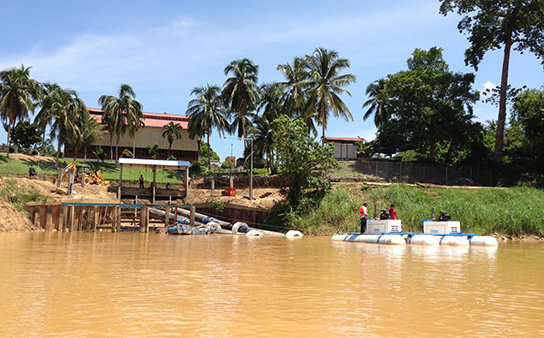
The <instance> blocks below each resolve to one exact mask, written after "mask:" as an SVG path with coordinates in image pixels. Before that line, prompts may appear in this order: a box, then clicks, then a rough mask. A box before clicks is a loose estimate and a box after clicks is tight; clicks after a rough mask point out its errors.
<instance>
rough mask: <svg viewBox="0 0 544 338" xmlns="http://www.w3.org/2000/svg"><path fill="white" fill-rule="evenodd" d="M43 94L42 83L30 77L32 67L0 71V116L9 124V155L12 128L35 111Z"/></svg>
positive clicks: (22, 66)
mask: <svg viewBox="0 0 544 338" xmlns="http://www.w3.org/2000/svg"><path fill="white" fill-rule="evenodd" d="M40 95H41V84H40V83H39V82H38V81H36V80H33V79H31V78H30V67H25V66H24V65H21V68H10V69H8V70H4V71H2V72H0V116H1V117H2V120H3V121H5V122H6V124H7V126H8V130H7V132H8V133H7V136H8V139H7V145H8V147H7V148H8V150H7V157H9V148H10V136H11V128H13V127H14V126H15V123H16V122H17V121H19V120H23V119H25V118H27V117H28V112H29V111H31V112H34V102H35V100H38V99H39V97H40Z"/></svg>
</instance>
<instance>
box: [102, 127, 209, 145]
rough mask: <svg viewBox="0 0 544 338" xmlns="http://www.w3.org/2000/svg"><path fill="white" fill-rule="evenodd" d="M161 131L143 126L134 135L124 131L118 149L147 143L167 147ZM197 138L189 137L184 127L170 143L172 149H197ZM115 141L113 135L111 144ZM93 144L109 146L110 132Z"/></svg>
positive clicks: (160, 129) (115, 138)
mask: <svg viewBox="0 0 544 338" xmlns="http://www.w3.org/2000/svg"><path fill="white" fill-rule="evenodd" d="M163 131H164V130H163V129H162V128H154V127H143V128H140V129H138V131H137V132H136V134H135V135H134V137H132V136H130V134H129V133H126V134H125V135H122V136H121V138H120V139H119V149H121V148H123V149H125V148H128V149H131V150H132V147H133V146H135V147H136V148H145V147H146V146H147V145H148V144H150V145H152V146H153V145H155V144H156V145H158V146H159V149H168V140H167V139H166V138H164V137H162V133H163ZM198 140H199V139H198V138H197V137H195V138H194V139H191V138H190V137H189V131H188V130H185V129H184V130H182V131H181V138H180V139H177V140H175V141H174V142H173V143H172V150H187V151H198ZM116 141H117V137H116V136H115V135H113V146H115V144H116ZM94 145H100V146H109V145H110V134H109V133H106V134H105V135H104V138H103V139H102V140H101V141H98V142H96V143H95V144H94Z"/></svg>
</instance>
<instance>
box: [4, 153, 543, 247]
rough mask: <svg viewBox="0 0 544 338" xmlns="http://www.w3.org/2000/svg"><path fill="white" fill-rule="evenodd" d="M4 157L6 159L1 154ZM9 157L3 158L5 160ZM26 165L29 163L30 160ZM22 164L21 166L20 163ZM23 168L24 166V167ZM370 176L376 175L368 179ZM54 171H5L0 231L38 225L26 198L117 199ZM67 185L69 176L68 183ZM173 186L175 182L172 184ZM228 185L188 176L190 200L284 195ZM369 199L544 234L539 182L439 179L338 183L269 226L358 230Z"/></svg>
mask: <svg viewBox="0 0 544 338" xmlns="http://www.w3.org/2000/svg"><path fill="white" fill-rule="evenodd" d="M13 155H18V156H13V158H12V160H11V165H12V168H19V171H21V172H25V171H27V170H28V169H26V168H28V166H29V165H30V164H32V163H34V162H36V161H40V162H41V163H45V162H47V161H49V162H51V163H54V159H52V158H47V157H45V158H44V157H39V158H38V157H35V156H27V155H22V154H13ZM0 160H2V159H1V158H0ZM5 164H6V163H5V162H4V163H3V165H5ZM25 166H26V167H25ZM21 168H22V169H21ZM23 169H24V170H23ZM369 179H371V178H369ZM53 181H54V177H53V176H52V175H41V176H39V179H33V180H30V179H28V177H25V175H24V174H22V173H19V174H18V177H12V178H8V177H3V178H0V231H29V230H33V229H34V227H33V226H32V224H30V221H29V217H28V215H27V214H26V213H25V212H24V211H23V205H24V203H26V202H32V201H46V202H47V203H52V204H53V203H58V202H62V201H72V202H73V201H74V200H75V201H78V200H81V201H86V202H93V201H101V202H104V201H106V202H110V203H118V202H120V201H119V200H117V198H116V196H115V194H111V193H110V194H108V193H107V191H106V188H105V187H99V186H95V185H87V186H86V187H81V186H80V185H76V186H75V187H74V190H75V191H76V193H75V194H71V195H60V194H58V193H57V192H56V189H54V184H53ZM63 184H64V185H66V182H63ZM172 187H173V188H175V187H176V184H172ZM222 192H223V188H219V187H218V188H217V189H215V190H214V191H213V192H212V191H211V190H210V189H209V187H207V186H206V184H204V182H203V179H198V178H197V179H194V180H193V181H192V183H191V192H190V196H189V198H187V199H186V200H185V203H186V204H198V203H206V202H212V203H216V204H217V205H218V207H220V206H221V204H226V203H229V204H235V205H242V206H246V207H259V208H265V209H273V208H274V207H275V206H276V204H277V203H278V202H280V201H281V199H282V196H281V195H280V193H279V189H278V188H274V187H267V186H262V185H258V186H256V187H254V189H253V197H254V199H253V200H250V199H249V189H248V188H247V187H237V191H236V196H224V195H223V194H222ZM363 202H367V203H369V209H370V210H369V211H370V215H371V216H372V215H373V213H374V207H376V210H377V212H378V214H379V212H380V210H381V209H384V208H386V207H387V206H389V205H390V204H391V203H393V204H395V205H396V208H397V210H398V213H399V217H400V218H401V219H402V220H403V226H404V230H405V231H414V232H416V231H421V221H422V220H424V219H430V217H431V208H433V207H434V208H435V214H436V215H438V214H439V212H440V211H445V212H447V213H449V214H450V215H451V216H452V219H454V220H459V221H461V226H462V230H463V231H464V232H466V233H470V232H472V233H477V234H479V235H492V236H496V237H503V238H504V239H520V238H521V239H527V238H530V239H541V238H543V237H544V213H542V207H543V205H544V191H543V190H539V189H535V188H487V187H476V188H475V187H455V189H454V187H445V186H434V185H419V186H418V185H408V184H389V183H385V182H383V180H382V181H380V182H368V181H367V182H357V181H356V182H345V181H342V182H339V183H335V184H333V188H332V190H331V192H330V193H329V194H327V196H325V198H324V199H323V201H322V202H321V204H320V205H319V206H316V207H314V208H312V209H311V211H310V212H309V213H308V214H306V215H295V214H290V215H289V217H287V218H283V219H281V220H280V218H279V217H276V218H275V223H273V224H272V225H273V226H274V227H275V229H276V230H277V229H279V228H278V226H280V227H283V228H285V229H297V230H300V231H303V232H304V233H305V234H307V235H332V234H336V233H345V232H352V231H358V230H359V226H360V225H359V217H358V208H359V206H360V205H361V204H362V203H363Z"/></svg>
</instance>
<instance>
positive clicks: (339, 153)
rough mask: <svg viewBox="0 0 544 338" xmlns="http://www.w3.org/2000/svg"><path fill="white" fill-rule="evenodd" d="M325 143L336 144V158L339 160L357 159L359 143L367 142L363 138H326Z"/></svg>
mask: <svg viewBox="0 0 544 338" xmlns="http://www.w3.org/2000/svg"><path fill="white" fill-rule="evenodd" d="M325 142H332V143H334V154H333V156H334V158H336V159H337V160H355V159H357V142H366V141H365V139H364V138H361V137H325Z"/></svg>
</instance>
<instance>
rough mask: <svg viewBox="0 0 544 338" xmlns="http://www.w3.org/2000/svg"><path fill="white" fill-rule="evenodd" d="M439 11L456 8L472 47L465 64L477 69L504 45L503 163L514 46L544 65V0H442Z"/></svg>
mask: <svg viewBox="0 0 544 338" xmlns="http://www.w3.org/2000/svg"><path fill="white" fill-rule="evenodd" d="M440 2H441V6H440V13H442V14H444V15H447V14H448V13H449V12H454V11H457V13H458V14H459V15H461V16H462V18H461V21H460V22H459V24H458V25H457V27H458V28H459V31H460V32H466V33H467V34H468V35H469V37H468V40H469V41H470V47H469V48H468V49H467V50H466V51H465V63H466V64H467V65H469V64H470V65H471V66H473V67H474V69H476V70H478V65H479V64H480V62H481V61H482V59H483V57H484V55H485V53H487V52H488V51H492V50H496V49H500V48H504V57H503V64H502V75H501V85H500V99H499V117H498V120H497V136H496V141H495V154H494V157H493V159H494V161H495V162H496V163H501V162H502V158H503V146H504V126H505V122H506V103H507V91H508V66H509V63H510V52H511V49H512V48H514V50H517V51H519V52H523V51H526V50H528V51H530V52H531V53H533V54H535V55H536V56H537V57H538V58H540V59H541V60H542V62H543V64H544V0H440Z"/></svg>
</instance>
